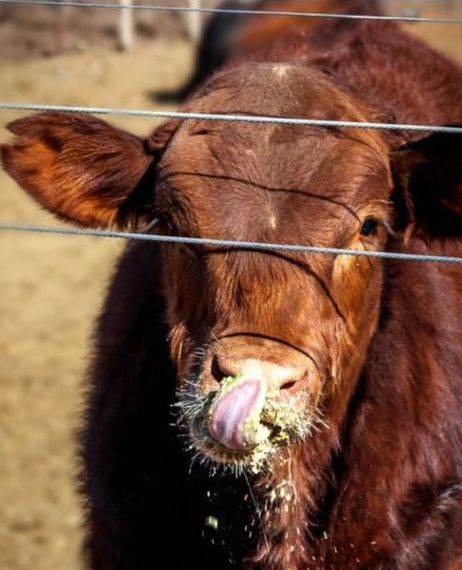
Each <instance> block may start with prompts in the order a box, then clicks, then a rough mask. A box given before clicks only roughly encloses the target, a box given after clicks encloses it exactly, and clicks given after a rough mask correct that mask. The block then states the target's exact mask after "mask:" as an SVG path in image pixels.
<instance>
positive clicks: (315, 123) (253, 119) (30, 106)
mask: <svg viewBox="0 0 462 570" xmlns="http://www.w3.org/2000/svg"><path fill="white" fill-rule="evenodd" d="M0 110H15V111H47V112H49V111H54V112H63V113H89V114H93V115H128V116H132V117H151V118H156V119H162V118H164V119H185V120H188V119H189V120H191V119H196V120H205V121H227V122H242V123H257V124H276V125H295V126H305V127H308V126H311V127H332V128H356V129H376V130H395V131H396V130H399V131H414V132H428V133H447V134H462V127H458V126H450V125H417V124H411V123H375V122H367V121H337V120H327V119H304V118H299V117H279V116H277V117H276V116H269V115H250V114H249V115H245V114H229V113H228V114H227V113H192V112H182V111H155V110H150V109H116V108H111V107H86V106H85V107H82V106H72V105H42V104H38V103H9V102H5V101H1V102H0Z"/></svg>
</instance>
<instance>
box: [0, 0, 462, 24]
mask: <svg viewBox="0 0 462 570" xmlns="http://www.w3.org/2000/svg"><path fill="white" fill-rule="evenodd" d="M0 5H17V6H19V5H22V6H31V5H34V6H59V7H63V6H71V7H76V8H105V9H115V10H146V11H151V12H179V13H198V14H235V15H237V14H240V15H242V16H289V17H298V18H333V19H345V20H379V21H380V20H382V21H391V22H420V23H426V24H462V18H424V17H420V16H388V15H371V14H364V15H362V14H343V13H329V12H306V11H297V12H296V11H286V10H251V9H237V8H201V7H194V6H160V5H154V4H125V3H120V4H113V3H110V2H76V1H73V0H62V1H55V0H0Z"/></svg>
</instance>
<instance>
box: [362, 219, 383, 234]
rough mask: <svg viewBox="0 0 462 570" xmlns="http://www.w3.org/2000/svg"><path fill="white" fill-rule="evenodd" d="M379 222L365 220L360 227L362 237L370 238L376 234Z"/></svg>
mask: <svg viewBox="0 0 462 570" xmlns="http://www.w3.org/2000/svg"><path fill="white" fill-rule="evenodd" d="M378 227H379V222H378V221H377V220H376V219H375V218H366V219H365V220H364V222H363V225H362V226H361V235H362V236H372V235H375V234H376V233H377V229H378Z"/></svg>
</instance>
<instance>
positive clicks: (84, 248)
mask: <svg viewBox="0 0 462 570" xmlns="http://www.w3.org/2000/svg"><path fill="white" fill-rule="evenodd" d="M412 30H413V31H416V30H418V31H419V33H420V34H423V35H425V36H426V37H428V38H429V39H430V40H431V41H432V42H433V43H434V44H435V45H437V46H439V47H440V48H441V49H443V50H445V51H447V52H448V53H451V54H452V55H453V56H454V57H456V58H459V59H460V60H461V61H462V49H461V48H462V32H461V30H462V28H461V27H457V26H451V27H449V26H448V27H443V26H420V27H417V26H412ZM0 49H1V41H0ZM190 61H191V46H190V44H188V43H187V42H185V41H184V40H182V39H181V35H177V36H176V39H175V41H174V42H173V41H168V40H167V39H166V38H165V37H161V38H158V39H157V40H156V41H153V42H151V43H148V42H143V43H142V44H141V45H139V46H137V47H136V49H135V50H134V51H133V52H132V53H130V54H121V53H117V52H113V51H110V50H109V48H108V46H106V45H105V44H103V45H102V46H101V47H96V46H91V47H90V48H88V49H87V50H85V51H75V50H74V51H71V52H69V53H66V54H65V55H61V56H54V57H49V58H47V59H43V58H42V59H39V58H32V59H31V58H26V59H24V57H23V58H22V59H20V60H19V61H18V60H15V61H13V60H6V59H5V58H3V59H2V61H1V63H0V86H1V88H0V93H1V97H0V99H2V100H10V101H35V102H47V103H56V104H75V105H102V106H109V107H111V106H114V107H117V106H119V107H133V108H136V107H138V108H153V107H156V108H160V105H158V104H155V103H153V102H152V101H151V100H150V99H149V97H148V96H147V93H148V92H149V91H150V90H152V89H156V88H171V87H173V86H175V85H176V84H178V83H180V82H181V80H182V78H183V77H185V75H186V74H187V72H188V69H189V65H190ZM18 116H19V113H11V112H1V117H0V125H5V124H6V123H7V122H8V121H9V120H11V119H13V118H16V117H18ZM114 123H116V124H118V125H122V126H124V127H127V128H130V129H131V130H133V131H134V132H138V133H140V134H142V133H146V132H148V131H149V130H150V129H151V128H152V126H153V124H152V121H146V120H144V119H117V120H116V119H114ZM6 138H7V133H6V132H5V130H3V129H2V130H1V131H0V139H1V140H5V139H6ZM0 189H1V191H0V219H1V220H9V221H18V222H31V223H42V224H52V223H53V224H56V223H57V222H56V221H55V220H54V219H53V218H52V216H51V215H49V214H47V213H45V212H43V211H41V210H40V209H39V208H38V207H37V206H36V205H35V204H34V203H33V202H32V201H31V200H30V199H29V198H27V197H26V196H25V195H24V194H23V193H22V192H21V191H20V190H18V188H17V187H16V186H15V185H14V183H13V182H12V181H11V180H9V179H8V178H7V177H6V176H5V175H4V174H3V173H0ZM121 245H122V244H121V243H119V242H116V241H112V240H99V239H96V238H78V237H58V236H46V235H33V234H16V233H0V266H1V268H2V269H1V271H0V291H1V296H0V315H1V320H0V569H1V570H79V569H81V563H80V557H79V545H80V542H81V536H82V533H81V518H80V514H79V513H80V509H79V502H78V497H77V495H76V492H75V477H74V476H75V471H76V445H75V437H74V434H75V430H76V428H77V425H78V422H79V413H80V410H81V408H82V397H81V391H82V390H81V388H82V384H83V377H84V370H85V364H86V362H87V355H88V352H89V346H90V334H91V329H92V323H93V320H94V318H95V316H96V314H97V312H98V309H99V307H100V304H101V302H102V298H103V295H104V290H105V288H106V285H107V282H108V279H109V277H110V274H111V268H112V266H113V263H114V260H115V258H116V257H117V255H118V253H119V252H120V248H121Z"/></svg>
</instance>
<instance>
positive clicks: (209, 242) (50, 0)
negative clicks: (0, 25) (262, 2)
mask: <svg viewBox="0 0 462 570" xmlns="http://www.w3.org/2000/svg"><path fill="white" fill-rule="evenodd" d="M32 4H33V5H45V6H61V7H62V6H76V7H83V8H109V9H122V10H124V9H129V10H138V9H140V10H151V11H168V12H198V13H208V14H220V13H221V14H242V15H264V16H297V17H308V18H345V19H362V20H392V21H410V22H426V23H441V24H462V19H448V18H420V17H402V16H368V15H356V14H330V13H317V12H316V13H315V12H292V11H290V12H288V11H283V10H267V11H266V10H250V9H239V10H238V9H226V8H200V7H191V6H159V5H150V4H126V3H122V4H112V3H100V2H75V1H69V0H63V1H62V2H61V1H59V2H57V1H54V0H0V5H24V6H27V5H32ZM0 110H17V111H54V112H57V111H58V112H68V113H91V114H100V115H109V114H111V115H129V116H134V117H150V118H176V119H184V120H191V119H198V120H210V121H227V122H244V123H257V124H281V125H297V126H314V127H334V128H366V129H386V130H404V131H414V132H416V131H417V132H428V133H431V132H439V133H448V134H462V127H459V126H449V125H423V124H408V123H405V124H399V123H379V122H358V121H339V120H320V119H308V118H298V117H280V116H257V115H250V114H249V115H247V114H225V113H223V114H222V113H194V112H181V111H163V110H160V111H159V110H143V109H120V108H109V107H87V106H85V107H84V106H70V105H47V104H38V103H16V102H6V101H3V102H0ZM0 231H23V232H36V233H47V234H62V235H79V236H93V237H101V238H118V239H131V240H142V241H149V242H156V243H173V244H175V243H176V244H187V245H202V246H210V247H226V248H238V249H245V250H253V251H272V250H278V251H285V252H289V253H311V254H314V253H317V254H325V255H351V256H359V257H369V258H373V257H375V258H382V259H394V260H404V261H418V262H437V263H452V264H462V257H457V256H443V255H426V254H414V253H405V252H399V253H398V252H386V251H370V250H357V249H345V248H332V247H315V246H306V245H299V244H283V243H261V242H248V241H235V240H220V239H205V238H193V237H180V236H163V235H153V234H146V233H133V232H118V231H110V230H94V229H81V228H60V227H50V226H39V225H32V224H20V223H12V222H1V223H0Z"/></svg>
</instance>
